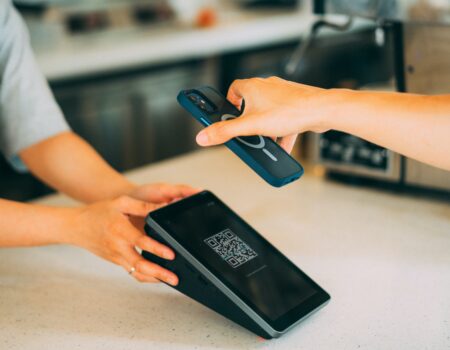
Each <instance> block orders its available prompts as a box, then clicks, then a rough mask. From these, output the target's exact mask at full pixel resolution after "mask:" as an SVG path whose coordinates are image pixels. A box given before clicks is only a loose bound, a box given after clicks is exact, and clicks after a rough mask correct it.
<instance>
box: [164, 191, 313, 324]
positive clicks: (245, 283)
mask: <svg viewBox="0 0 450 350" xmlns="http://www.w3.org/2000/svg"><path fill="white" fill-rule="evenodd" d="M206 197H207V200H206V201H204V202H203V203H196V204H195V205H187V206H179V207H178V208H177V207H176V206H175V208H177V210H175V208H174V209H173V210H169V211H167V212H166V213H165V215H164V218H161V220H158V221H159V223H160V225H162V226H163V228H164V229H165V230H166V231H168V232H169V233H170V234H171V235H172V236H173V237H174V238H175V239H176V240H177V241H178V242H179V243H181V244H182V245H183V246H184V247H185V248H186V249H187V250H188V251H189V252H190V253H191V254H192V255H193V256H194V257H196V258H197V259H198V260H199V261H200V262H201V263H202V264H203V265H205V266H206V267H207V268H208V269H210V270H211V271H212V272H213V273H214V274H215V275H216V276H217V277H219V279H221V280H222V281H223V282H224V283H225V284H226V285H227V286H230V287H231V288H230V289H232V290H233V291H236V292H237V293H236V294H239V295H240V296H241V297H242V299H244V301H245V302H246V303H247V304H250V305H253V306H254V308H255V309H256V311H257V312H258V313H259V314H263V315H265V316H266V318H269V319H270V320H276V319H278V318H279V317H281V316H282V315H284V314H286V313H287V312H289V311H290V310H292V309H293V308H295V307H296V306H298V305H299V304H301V303H302V302H303V301H305V300H306V299H308V298H309V297H311V296H312V295H314V294H315V293H317V290H316V288H315V286H314V284H313V283H311V281H310V280H309V279H308V278H307V277H306V276H305V275H304V274H303V273H302V272H301V271H300V270H298V269H297V268H296V267H295V266H294V265H293V264H292V263H291V262H290V261H289V260H287V258H285V257H284V256H283V255H282V254H281V253H280V252H279V251H278V250H276V249H275V248H274V247H273V246H272V245H271V244H270V243H268V242H267V241H266V240H265V239H264V238H262V237H261V236H260V235H259V234H258V233H257V232H256V231H255V230H254V229H252V228H251V227H250V226H249V225H248V224H246V223H245V222H244V221H243V220H242V219H240V218H239V217H238V216H237V215H236V214H234V213H233V212H232V211H231V210H230V209H228V208H227V207H226V206H225V205H224V204H223V203H221V202H220V201H218V200H216V199H215V197H213V196H206ZM168 209H169V208H168Z"/></svg>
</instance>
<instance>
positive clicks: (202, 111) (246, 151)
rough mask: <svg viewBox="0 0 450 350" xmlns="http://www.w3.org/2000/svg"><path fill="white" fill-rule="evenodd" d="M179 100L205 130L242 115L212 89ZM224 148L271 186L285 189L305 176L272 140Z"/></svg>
mask: <svg viewBox="0 0 450 350" xmlns="http://www.w3.org/2000/svg"><path fill="white" fill-rule="evenodd" d="M177 99H178V102H179V103H180V105H181V106H182V107H183V108H185V109H186V110H187V111H188V112H189V113H190V114H191V115H192V116H193V117H194V118H195V119H197V120H198V121H199V122H200V123H201V124H202V125H203V126H209V125H211V124H213V123H216V122H219V121H224V120H229V119H233V118H238V117H239V115H240V114H241V112H240V111H239V110H238V109H237V108H236V107H235V106H234V105H233V104H232V103H231V102H230V101H228V100H227V99H226V98H225V96H223V95H222V94H221V93H220V92H218V91H217V90H215V89H214V88H212V87H209V86H203V87H199V88H195V89H189V90H183V91H181V92H180V93H179V94H178V98H177ZM225 145H226V146H227V147H228V148H229V149H231V151H233V152H234V153H235V154H236V155H237V156H238V157H239V158H241V159H242V160H243V161H244V162H245V163H246V164H247V165H248V166H249V167H250V168H252V169H253V170H254V171H255V172H256V173H257V174H258V175H259V176H260V177H262V178H263V179H264V180H265V181H266V182H267V183H269V184H270V185H272V186H275V187H281V186H284V185H286V184H288V183H290V182H293V181H295V180H297V179H299V178H300V177H301V176H302V175H303V167H302V166H301V165H300V164H299V163H298V162H297V161H296V160H295V159H294V158H292V157H291V156H290V155H289V154H288V153H287V152H286V151H285V150H284V149H283V148H281V147H280V146H279V145H278V144H277V143H276V142H275V141H273V140H272V139H271V138H269V137H265V136H259V135H256V136H242V137H235V138H233V139H231V140H230V141H228V142H226V143H225Z"/></svg>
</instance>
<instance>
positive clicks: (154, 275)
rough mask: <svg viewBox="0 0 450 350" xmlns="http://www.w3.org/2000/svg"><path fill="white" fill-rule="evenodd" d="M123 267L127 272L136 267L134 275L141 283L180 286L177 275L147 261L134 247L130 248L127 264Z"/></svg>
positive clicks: (126, 259) (126, 257)
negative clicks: (161, 283) (158, 282)
mask: <svg viewBox="0 0 450 350" xmlns="http://www.w3.org/2000/svg"><path fill="white" fill-rule="evenodd" d="M123 266H124V268H125V270H127V272H130V270H131V268H132V267H134V269H135V271H134V272H133V273H132V275H133V277H134V278H136V279H137V280H138V281H140V282H157V281H162V282H165V283H168V284H170V285H173V286H176V285H177V284H178V277H177V275H175V274H174V273H173V272H172V271H169V270H167V269H165V268H163V267H161V266H159V265H157V264H154V263H152V262H150V261H148V260H145V259H144V258H143V257H142V256H140V255H139V254H138V253H137V252H136V250H134V249H133V248H132V247H130V248H129V250H128V252H127V254H126V256H125V263H124V265H123Z"/></svg>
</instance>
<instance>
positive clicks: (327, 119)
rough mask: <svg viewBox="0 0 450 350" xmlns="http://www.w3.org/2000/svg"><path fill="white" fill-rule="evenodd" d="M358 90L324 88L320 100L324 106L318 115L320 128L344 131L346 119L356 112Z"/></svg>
mask: <svg viewBox="0 0 450 350" xmlns="http://www.w3.org/2000/svg"><path fill="white" fill-rule="evenodd" d="M357 95H358V92H357V91H355V90H350V89H328V90H324V94H323V96H322V99H321V100H320V101H318V102H319V103H320V106H322V107H321V108H320V109H319V111H320V113H319V115H318V116H317V118H318V122H319V125H320V128H321V129H322V130H324V131H327V130H339V131H344V130H343V129H345V127H344V124H345V120H346V119H347V118H346V117H348V116H349V115H350V114H352V113H354V109H355V108H356V105H355V102H356V99H357Z"/></svg>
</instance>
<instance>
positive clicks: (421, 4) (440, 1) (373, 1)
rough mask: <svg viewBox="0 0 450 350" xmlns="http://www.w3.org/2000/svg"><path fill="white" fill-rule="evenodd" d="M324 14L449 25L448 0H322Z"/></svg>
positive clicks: (449, 5)
mask: <svg viewBox="0 0 450 350" xmlns="http://www.w3.org/2000/svg"><path fill="white" fill-rule="evenodd" d="M324 3H325V12H326V13H340V14H346V15H351V16H360V17H367V18H373V19H380V20H397V21H402V22H422V23H447V24H450V1H448V0H359V1H354V0H324Z"/></svg>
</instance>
